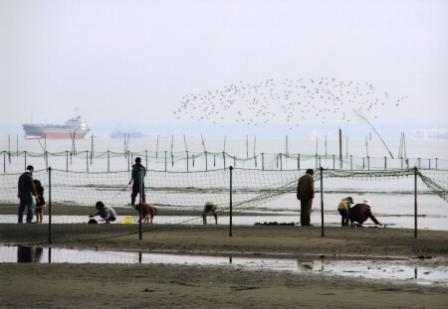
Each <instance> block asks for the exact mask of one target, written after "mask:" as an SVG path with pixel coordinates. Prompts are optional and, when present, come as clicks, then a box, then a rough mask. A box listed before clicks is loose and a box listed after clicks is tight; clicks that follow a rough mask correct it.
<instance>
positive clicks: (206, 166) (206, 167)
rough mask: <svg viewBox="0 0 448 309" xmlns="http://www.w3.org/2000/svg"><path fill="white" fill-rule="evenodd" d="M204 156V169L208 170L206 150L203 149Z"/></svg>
mask: <svg viewBox="0 0 448 309" xmlns="http://www.w3.org/2000/svg"><path fill="white" fill-rule="evenodd" d="M204 156H205V171H208V156H207V150H206V151H204Z"/></svg>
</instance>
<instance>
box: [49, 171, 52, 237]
mask: <svg viewBox="0 0 448 309" xmlns="http://www.w3.org/2000/svg"><path fill="white" fill-rule="evenodd" d="M51 219H52V213H51V167H48V244H50V245H51Z"/></svg>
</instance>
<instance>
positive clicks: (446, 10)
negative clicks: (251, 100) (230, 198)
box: [0, 0, 448, 130]
mask: <svg viewBox="0 0 448 309" xmlns="http://www.w3.org/2000/svg"><path fill="white" fill-rule="evenodd" d="M447 55H448V1H443V0H440V1H431V0H422V1H416V0H406V1H404V0H403V1H400V0H384V1H381V0H376V1H349V0H347V1H338V0H331V1H324V0H322V1H319V0H313V1H281V0H280V1H279V0H257V1H249V0H248V1H243V0H239V1H232V0H226V1H214V0H207V1H199V0H185V1H170V0H160V1H149V0H148V1H134V0H129V1H124V0H88V1H87V0H85V1H76V0H35V1H31V0H30V1H24V0H10V1H8V0H0V104H1V108H2V111H1V113H0V121H1V123H2V126H3V127H12V126H18V127H20V124H21V123H23V122H31V121H32V122H53V123H61V122H64V121H65V120H66V119H67V118H69V117H71V116H73V115H74V113H75V108H78V109H79V113H80V114H81V115H82V116H83V118H85V119H86V120H87V121H88V122H89V124H90V125H91V126H92V127H95V126H97V127H108V126H110V128H114V127H121V128H123V127H124V128H125V127H132V128H138V127H140V126H141V127H145V126H147V125H148V124H151V125H153V126H154V125H160V126H163V127H164V128H166V129H168V130H169V128H170V126H172V127H173V129H174V128H177V129H178V128H179V127H180V128H182V127H183V126H184V127H185V128H188V127H189V126H191V124H192V122H194V121H196V120H195V119H192V118H191V117H190V118H188V117H183V118H181V119H177V118H176V117H175V116H174V115H173V111H175V110H176V109H178V108H179V106H180V105H181V103H182V100H183V98H184V97H185V96H186V95H189V94H206V93H207V92H208V91H215V90H222V89H224V87H225V86H226V85H231V84H235V83H240V82H242V83H247V84H252V85H255V84H258V83H260V82H263V81H266V80H268V79H270V78H273V79H274V80H276V81H285V80H289V79H291V80H296V79H300V78H303V79H306V80H307V81H309V79H315V80H318V79H319V78H323V77H328V78H335V79H336V80H338V81H347V82H348V81H355V82H357V81H358V82H361V83H365V82H367V83H369V84H372V85H374V87H375V89H377V90H378V93H384V92H387V93H388V94H390V96H391V100H390V102H386V104H385V105H383V106H382V109H381V110H379V111H378V112H377V113H376V114H375V116H376V118H375V120H374V122H375V124H378V125H379V126H382V125H384V126H387V125H390V124H395V125H397V124H403V125H406V126H409V125H410V124H412V125H415V126H421V127H439V128H444V127H448V125H446V124H447V122H446V117H447V115H448V87H447V85H448V57H447ZM402 97H406V99H405V100H403V101H402V102H401V104H400V106H396V105H395V104H394V102H395V101H394V100H395V99H397V98H402ZM392 98H393V99H392ZM312 104H314V105H319V104H320V103H315V102H314V103H312ZM269 108H271V109H276V108H277V110H276V112H277V113H281V109H280V108H279V107H276V106H275V104H270V106H269ZM187 116H188V115H187ZM251 116H253V115H251ZM366 116H368V117H370V116H371V117H373V116H374V115H373V114H371V115H369V114H368V113H367V115H366ZM248 117H249V115H248ZM340 118H341V115H340V114H336V115H335V117H334V118H333V119H328V123H336V124H339V122H341V119H340ZM233 120H234V119H231V116H228V117H226V119H225V120H223V121H222V122H221V123H217V127H220V128H224V129H225V128H226V127H228V126H232V125H233V124H234V123H233ZM276 121H277V122H281V121H282V120H281V119H277V120H275V119H273V121H272V123H270V124H269V125H275V124H276ZM304 122H308V124H311V125H314V123H315V125H316V126H322V125H325V124H321V123H320V122H318V121H316V119H314V117H312V116H311V117H309V118H308V119H307V120H305V121H304Z"/></svg>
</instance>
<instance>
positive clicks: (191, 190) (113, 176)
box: [0, 168, 448, 223]
mask: <svg viewBox="0 0 448 309" xmlns="http://www.w3.org/2000/svg"><path fill="white" fill-rule="evenodd" d="M303 173H304V170H260V169H244V168H233V169H232V171H230V170H229V169H223V168H221V169H214V170H208V171H200V172H199V171H192V172H171V171H168V172H165V171H156V170H148V173H147V176H146V178H145V187H146V190H145V192H146V197H147V198H146V201H147V202H148V203H150V204H153V205H155V206H156V207H157V208H158V209H159V210H162V213H163V211H165V213H169V212H170V211H171V212H172V213H174V212H178V213H182V214H183V217H182V218H180V217H179V216H177V217H176V216H171V217H169V219H165V221H163V222H164V223H185V222H194V223H199V222H201V220H202V219H201V216H200V215H201V213H202V210H203V207H204V204H205V203H206V202H208V201H211V202H214V203H217V204H218V205H219V211H220V213H221V214H223V215H226V214H227V213H228V211H229V205H230V181H232V204H233V207H234V209H235V210H241V211H245V210H249V209H250V210H262V209H263V205H264V204H266V203H268V202H270V201H271V200H274V199H277V198H281V197H283V196H285V195H288V194H289V195H290V196H291V195H293V194H294V193H295V190H296V185H297V180H298V178H299V177H300V176H301V175H303ZM231 174H232V177H231ZM414 174H415V169H413V168H412V169H396V170H323V171H322V176H323V179H324V181H325V184H324V189H325V190H326V192H331V190H334V191H335V192H344V190H345V191H347V192H350V191H352V192H354V191H356V190H357V189H358V190H359V192H361V191H363V190H364V191H365V189H366V186H368V187H370V188H375V186H374V185H373V184H372V183H375V181H373V180H378V181H377V182H376V183H378V184H379V185H378V186H377V187H376V189H377V192H381V191H384V190H385V189H384V188H385V184H384V181H385V179H390V180H391V182H390V184H387V186H388V187H389V188H390V190H397V191H396V192H398V190H401V189H400V188H399V187H398V186H399V185H400V186H405V187H407V189H406V190H407V191H409V192H412V191H413V185H412V184H413V182H412V181H408V182H405V183H404V184H399V185H398V184H396V183H398V182H397V181H396V180H403V179H411V180H412V179H413V175H414ZM320 175H321V174H320V171H319V170H317V171H316V173H315V177H314V178H315V182H316V188H317V190H320V188H319V186H320ZM19 176H20V174H19V173H13V174H6V173H5V174H0V184H1V188H2V190H1V191H0V204H10V205H17V204H18V198H17V181H18V178H19ZM411 176H412V177H411ZM417 176H418V177H419V179H420V181H422V182H423V183H424V184H425V185H426V186H427V188H428V190H429V191H430V192H432V193H434V194H437V195H438V196H439V197H440V198H442V199H443V200H444V201H448V199H447V196H448V195H447V188H448V171H447V170H417ZM130 177H131V172H130V171H120V172H74V171H65V170H58V169H52V170H51V200H52V203H53V204H54V205H57V206H58V207H59V208H60V209H65V210H70V209H71V208H74V207H80V208H79V209H84V211H82V212H81V213H82V214H81V217H76V219H74V218H75V217H71V219H70V220H69V219H66V220H67V222H66V223H79V222H81V221H85V220H86V215H87V214H88V213H91V212H94V211H95V209H94V205H95V203H96V201H99V200H101V201H103V202H104V203H105V204H106V205H108V206H111V207H114V208H116V210H117V212H118V214H119V216H132V217H133V218H134V221H133V222H136V217H137V215H138V213H137V212H136V211H135V210H134V209H133V208H132V207H131V206H130V200H131V198H130V194H131V187H130V186H129V185H128V182H129V179H130ZM34 178H35V179H39V180H40V181H41V183H42V185H43V186H44V188H45V190H46V191H45V194H46V200H47V201H48V193H49V191H50V188H49V184H50V173H49V172H48V171H47V170H37V171H35V172H34ZM341 179H347V180H350V181H351V182H350V183H349V182H345V183H344V182H342V181H341ZM363 179H364V180H366V181H368V182H369V183H368V184H367V183H362V182H360V181H359V180H363ZM394 185H397V187H396V188H394ZM420 190H421V188H420ZM15 209H16V208H15ZM67 213H69V214H74V213H77V212H75V211H74V212H69V211H68V212H67ZM10 214H11V215H12V214H14V212H11V213H10ZM1 216H2V217H3V216H4V214H2V215H1ZM82 216H84V217H82ZM4 220H5V219H4ZM4 220H2V221H4ZM15 220H16V219H15V217H14V219H13V220H12V221H13V222H15ZM61 220H63V219H61ZM123 220H124V219H123V218H122V217H120V220H119V221H120V222H123ZM63 222H64V221H63Z"/></svg>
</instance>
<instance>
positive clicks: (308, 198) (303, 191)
mask: <svg viewBox="0 0 448 309" xmlns="http://www.w3.org/2000/svg"><path fill="white" fill-rule="evenodd" d="M313 175H314V170H312V169H307V170H306V172H305V175H303V176H302V177H300V178H299V182H298V184H297V199H298V200H300V225H301V226H312V224H311V223H310V221H311V206H312V205H313V198H314V178H313Z"/></svg>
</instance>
